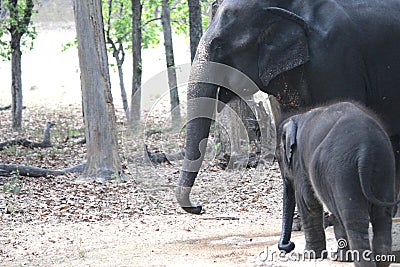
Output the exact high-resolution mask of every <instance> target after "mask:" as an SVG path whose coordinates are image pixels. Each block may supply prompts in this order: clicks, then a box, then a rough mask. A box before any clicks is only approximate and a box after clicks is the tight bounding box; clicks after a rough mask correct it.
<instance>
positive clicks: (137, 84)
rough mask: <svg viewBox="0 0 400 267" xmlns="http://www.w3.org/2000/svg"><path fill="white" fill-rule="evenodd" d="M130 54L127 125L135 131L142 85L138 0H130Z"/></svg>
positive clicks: (138, 121) (140, 23)
mask: <svg viewBox="0 0 400 267" xmlns="http://www.w3.org/2000/svg"><path fill="white" fill-rule="evenodd" d="M132 54H133V77H132V96H131V108H130V115H129V127H130V129H131V130H133V131H137V130H138V128H139V125H140V101H141V86H142V4H141V3H140V0H132Z"/></svg>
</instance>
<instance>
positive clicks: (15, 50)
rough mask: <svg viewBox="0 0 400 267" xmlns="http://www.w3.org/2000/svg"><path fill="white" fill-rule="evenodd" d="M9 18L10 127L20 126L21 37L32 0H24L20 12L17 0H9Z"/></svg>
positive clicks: (25, 26)
mask: <svg viewBox="0 0 400 267" xmlns="http://www.w3.org/2000/svg"><path fill="white" fill-rule="evenodd" d="M9 4H10V10H9V11H10V19H11V21H12V23H11V25H10V28H9V31H10V35H11V43H10V45H11V76H12V77H11V95H12V104H11V110H12V112H11V114H12V115H11V116H12V128H13V129H17V130H19V129H21V127H22V79H21V75H22V72H21V56H22V52H21V38H22V36H23V35H24V34H25V33H26V31H27V28H28V25H29V23H30V21H31V17H32V11H33V8H34V3H33V0H26V3H25V8H24V10H23V12H22V13H21V14H20V10H19V8H18V0H10V1H9Z"/></svg>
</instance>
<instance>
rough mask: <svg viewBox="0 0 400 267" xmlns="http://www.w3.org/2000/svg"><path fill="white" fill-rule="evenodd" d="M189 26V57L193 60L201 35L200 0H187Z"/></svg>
mask: <svg viewBox="0 0 400 267" xmlns="http://www.w3.org/2000/svg"><path fill="white" fill-rule="evenodd" d="M188 7H189V28H190V34H189V35H190V57H191V61H192V62H193V59H194V56H195V55H196V50H197V46H198V44H199V41H200V38H201V36H202V35H203V27H202V18H201V16H202V14H201V3H200V0H188Z"/></svg>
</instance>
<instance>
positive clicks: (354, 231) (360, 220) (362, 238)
mask: <svg viewBox="0 0 400 267" xmlns="http://www.w3.org/2000/svg"><path fill="white" fill-rule="evenodd" d="M366 210H367V209H365V210H360V209H358V210H354V209H341V216H340V217H341V218H342V220H343V226H344V228H345V230H346V234H347V238H348V241H349V246H350V247H349V249H350V250H351V251H348V252H349V253H347V254H346V255H345V257H346V258H347V259H348V260H353V261H354V265H355V266H362V267H367V266H375V263H374V262H371V261H370V259H369V258H372V255H371V248H370V245H369V234H368V226H369V214H368V212H367V211H366ZM363 255H365V256H363ZM367 257H369V258H367Z"/></svg>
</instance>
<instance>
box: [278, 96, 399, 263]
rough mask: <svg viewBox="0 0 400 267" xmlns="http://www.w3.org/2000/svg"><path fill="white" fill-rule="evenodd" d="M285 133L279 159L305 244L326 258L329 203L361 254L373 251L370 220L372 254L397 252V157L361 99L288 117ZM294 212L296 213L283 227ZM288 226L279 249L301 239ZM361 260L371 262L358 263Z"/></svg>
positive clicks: (340, 235) (342, 234) (339, 234)
mask: <svg viewBox="0 0 400 267" xmlns="http://www.w3.org/2000/svg"><path fill="white" fill-rule="evenodd" d="M278 135H279V136H278V140H279V144H278V149H277V157H278V161H279V164H280V166H281V170H282V176H283V179H284V181H285V183H286V185H287V186H286V188H290V190H291V191H294V195H295V202H296V204H297V207H298V210H299V213H300V216H301V218H302V222H303V228H304V232H305V238H306V250H312V251H315V252H316V255H317V257H320V256H321V252H322V251H323V250H325V249H326V244H325V233H324V228H323V204H324V205H325V206H326V207H327V208H328V210H329V211H330V212H331V213H332V214H333V215H334V217H335V219H336V221H337V222H336V223H335V226H334V229H335V235H336V239H337V240H339V239H345V240H348V244H349V245H350V247H347V249H349V248H350V249H351V250H357V251H360V255H362V254H361V253H362V252H363V251H365V250H371V249H370V244H369V237H368V224H369V222H370V221H371V223H372V227H373V233H374V238H373V240H372V251H373V253H374V254H385V255H388V254H390V253H391V245H392V237H391V227H392V212H393V208H394V205H395V204H396V202H395V199H396V194H395V159H394V154H393V151H392V147H391V143H390V140H389V137H388V136H387V134H386V132H385V131H384V129H383V127H382V126H381V125H380V123H379V122H377V120H376V119H375V118H374V117H373V116H371V115H369V114H368V113H367V112H366V111H364V110H363V109H360V108H359V107H357V106H356V105H355V104H352V103H349V102H340V103H337V104H333V105H330V106H325V107H320V108H315V109H312V110H310V111H308V112H306V113H303V114H299V115H295V116H292V117H289V118H288V119H286V120H285V121H283V122H282V123H281V125H280V126H279V130H278ZM292 218H293V213H292V217H290V215H288V217H287V218H286V220H288V221H289V222H285V221H284V222H283V225H286V224H290V223H291V222H290V220H291V219H292ZM285 231H286V230H285V228H283V232H282V236H281V240H280V242H279V248H280V249H283V250H286V251H287V252H289V251H291V250H292V249H294V244H293V243H292V242H291V241H290V231H289V232H285ZM342 252H343V251H342ZM322 256H323V255H322ZM325 256H326V255H325ZM343 259H344V257H343ZM359 264H361V266H368V263H367V262H355V265H359ZM371 266H375V265H374V264H371Z"/></svg>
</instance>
